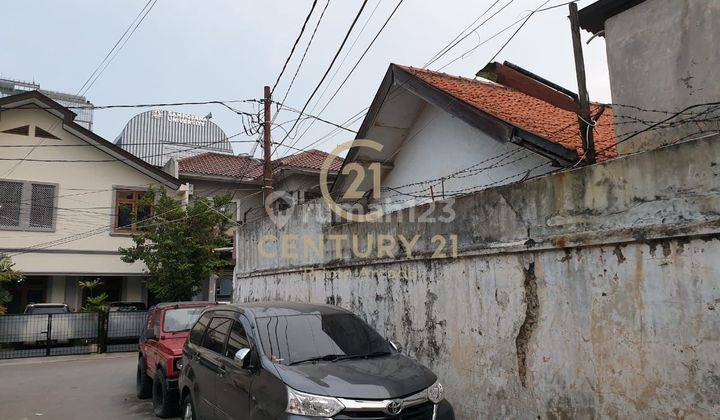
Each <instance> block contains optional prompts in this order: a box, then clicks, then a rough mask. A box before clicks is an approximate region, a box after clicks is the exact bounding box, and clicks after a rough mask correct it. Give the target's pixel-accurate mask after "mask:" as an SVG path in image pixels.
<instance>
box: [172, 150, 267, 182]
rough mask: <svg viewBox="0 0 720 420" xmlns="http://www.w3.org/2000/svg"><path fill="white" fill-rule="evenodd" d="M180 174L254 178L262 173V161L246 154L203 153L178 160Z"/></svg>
mask: <svg viewBox="0 0 720 420" xmlns="http://www.w3.org/2000/svg"><path fill="white" fill-rule="evenodd" d="M179 166H180V168H179V170H180V174H184V173H192V174H199V175H208V176H221V177H229V178H239V179H240V178H241V179H247V178H256V177H258V176H261V175H262V172H263V165H262V162H261V161H259V160H257V159H253V158H251V157H248V156H233V155H226V154H222V153H212V152H208V153H203V154H200V155H196V156H191V157H188V158H185V159H182V160H180V162H179Z"/></svg>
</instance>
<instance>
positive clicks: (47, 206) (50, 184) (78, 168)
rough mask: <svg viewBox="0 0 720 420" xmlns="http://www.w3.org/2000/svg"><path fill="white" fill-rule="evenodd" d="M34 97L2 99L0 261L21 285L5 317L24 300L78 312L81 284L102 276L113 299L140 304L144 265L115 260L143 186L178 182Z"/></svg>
mask: <svg viewBox="0 0 720 420" xmlns="http://www.w3.org/2000/svg"><path fill="white" fill-rule="evenodd" d="M75 116H76V115H75V113H74V112H72V111H71V110H70V109H68V108H65V107H63V106H62V105H60V104H58V103H57V102H55V101H53V100H52V99H50V98H48V97H47V96H45V95H43V94H42V93H40V92H37V91H31V92H27V93H23V94H18V95H13V96H8V97H5V98H0V253H2V254H5V255H8V256H10V257H11V259H12V261H13V262H14V263H15V268H16V269H18V270H19V271H21V272H23V273H25V275H26V276H27V278H26V280H25V281H24V282H23V284H22V285H21V286H19V287H16V288H14V289H12V291H11V292H12V294H13V301H12V302H11V303H10V305H9V306H8V308H9V310H10V311H11V312H13V311H14V312H18V311H21V310H22V309H23V308H24V306H25V305H26V304H27V303H30V302H58V303H67V304H68V305H70V306H71V307H73V308H78V307H79V306H81V305H82V304H83V299H84V296H83V293H84V291H83V290H82V289H80V288H78V281H80V280H86V279H94V278H100V279H101V280H102V281H103V283H104V284H103V286H102V291H104V292H106V293H108V295H109V300H110V301H116V300H117V301H120V300H122V301H146V300H147V298H148V297H147V290H146V288H145V286H144V284H143V269H144V266H143V265H142V264H139V263H136V264H128V263H125V262H123V261H121V259H120V255H119V252H118V248H119V247H123V246H129V245H131V244H132V241H131V235H132V233H133V232H134V230H135V226H134V225H133V224H132V222H131V221H132V218H131V214H132V213H133V212H134V211H135V209H136V206H137V202H138V200H139V198H140V197H142V195H143V192H144V191H146V190H147V189H148V188H151V187H153V188H160V187H163V188H166V189H168V190H171V191H177V190H178V189H179V187H180V185H181V183H180V181H179V180H178V179H177V178H175V177H173V176H171V175H169V174H167V173H165V172H163V171H162V170H161V169H159V168H156V167H154V166H152V165H150V164H148V163H146V162H145V161H143V160H141V159H139V158H138V157H136V156H134V155H132V154H130V153H128V152H127V151H125V150H123V149H121V148H119V147H117V146H116V145H114V144H113V143H111V142H109V141H107V140H105V139H103V138H101V137H99V136H98V135H96V134H94V133H93V132H91V131H89V130H87V129H86V128H84V127H82V126H80V125H79V124H77V123H76V122H75V121H74V120H75Z"/></svg>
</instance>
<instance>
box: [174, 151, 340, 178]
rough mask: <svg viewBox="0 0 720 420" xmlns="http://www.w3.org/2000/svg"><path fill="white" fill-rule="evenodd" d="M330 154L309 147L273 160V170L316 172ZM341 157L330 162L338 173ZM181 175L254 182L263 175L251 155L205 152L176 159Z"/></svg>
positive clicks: (261, 166)
mask: <svg viewBox="0 0 720 420" xmlns="http://www.w3.org/2000/svg"><path fill="white" fill-rule="evenodd" d="M328 155H329V154H328V153H326V152H323V151H321V150H316V149H310V150H306V151H303V152H300V153H295V154H292V155H289V156H284V157H282V158H280V159H276V160H274V161H273V171H277V170H283V169H299V170H305V171H312V172H319V171H320V169H321V168H322V164H323V162H324V161H325V158H326V157H327V156H328ZM341 165H342V159H341V158H338V157H336V158H335V159H334V160H333V162H332V164H331V165H330V171H333V172H337V171H338V170H340V166H341ZM179 172H180V174H181V175H187V176H192V175H200V176H209V177H220V178H232V179H235V180H245V181H257V178H260V177H262V174H263V161H262V160H260V159H255V158H252V157H250V156H242V155H241V156H234V155H226V154H221V153H214V152H207V153H202V154H199V155H196V156H191V157H187V158H185V159H181V160H180V161H179Z"/></svg>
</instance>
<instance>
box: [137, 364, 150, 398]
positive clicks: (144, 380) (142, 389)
mask: <svg viewBox="0 0 720 420" xmlns="http://www.w3.org/2000/svg"><path fill="white" fill-rule="evenodd" d="M135 393H136V394H137V397H138V398H140V399H145V398H150V397H151V396H152V379H150V377H149V376H148V374H147V368H146V367H145V360H144V359H143V358H142V357H139V358H138V365H137V377H136V379H135Z"/></svg>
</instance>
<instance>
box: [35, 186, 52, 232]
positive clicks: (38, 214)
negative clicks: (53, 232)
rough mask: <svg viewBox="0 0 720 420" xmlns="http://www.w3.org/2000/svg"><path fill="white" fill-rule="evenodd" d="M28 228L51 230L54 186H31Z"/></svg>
mask: <svg viewBox="0 0 720 420" xmlns="http://www.w3.org/2000/svg"><path fill="white" fill-rule="evenodd" d="M31 197H32V201H31V203H30V227H33V228H52V227H53V215H54V213H55V206H54V204H55V186H54V185H47V184H32V194H31Z"/></svg>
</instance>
